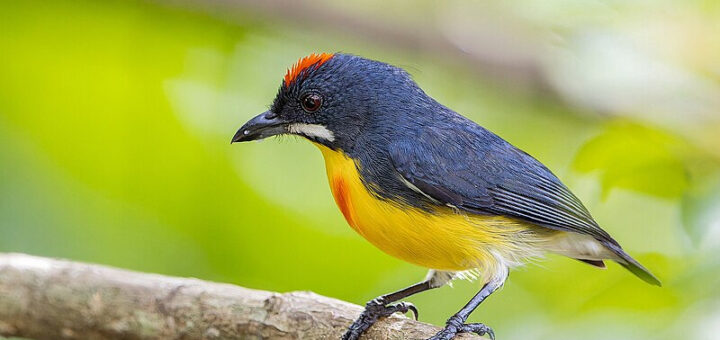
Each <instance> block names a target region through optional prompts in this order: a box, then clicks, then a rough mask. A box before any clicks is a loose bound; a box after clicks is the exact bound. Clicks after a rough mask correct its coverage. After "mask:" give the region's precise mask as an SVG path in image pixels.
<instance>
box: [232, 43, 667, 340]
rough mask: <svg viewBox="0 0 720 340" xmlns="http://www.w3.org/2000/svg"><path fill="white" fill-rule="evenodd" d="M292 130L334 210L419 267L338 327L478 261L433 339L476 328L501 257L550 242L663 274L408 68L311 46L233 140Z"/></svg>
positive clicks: (398, 306)
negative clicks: (313, 159)
mask: <svg viewBox="0 0 720 340" xmlns="http://www.w3.org/2000/svg"><path fill="white" fill-rule="evenodd" d="M282 134H291V135H297V136H302V137H304V138H305V139H308V140H309V141H310V142H312V143H313V144H315V145H316V146H317V147H318V148H319V149H320V151H321V152H322V155H323V157H324V159H325V167H326V170H327V177H328V181H329V183H330V188H331V191H332V194H333V197H334V199H335V202H336V203H337V205H338V207H339V208H340V212H341V213H342V214H343V216H344V217H345V220H347V222H348V224H349V225H350V227H352V228H353V229H354V230H355V231H356V232H357V233H358V234H360V235H361V236H362V237H364V238H365V239H367V240H368V241H370V243H372V244H373V245H375V246H376V247H377V248H380V249H381V250H382V251H384V252H386V253H387V254H389V255H392V256H395V257H397V258H399V259H402V260H405V261H407V262H410V263H413V264H416V265H419V266H422V267H425V268H428V269H429V272H428V274H427V276H426V277H425V278H424V279H423V280H422V281H421V282H419V283H416V284H414V285H411V286H409V287H407V288H404V289H401V290H398V291H396V292H393V293H389V294H385V295H381V296H379V297H377V298H375V299H373V300H370V301H369V302H368V303H367V304H366V306H365V310H364V311H363V312H362V314H361V315H360V316H359V318H358V319H357V320H355V321H354V322H353V324H352V325H351V326H350V327H349V328H348V330H347V332H346V333H345V334H344V335H343V339H345V340H353V339H358V338H359V337H360V336H361V335H362V333H363V332H365V331H366V330H367V329H368V328H369V327H370V326H372V324H373V323H375V322H376V321H377V320H378V319H379V318H382V317H386V316H389V315H391V314H393V313H395V312H401V313H407V312H408V311H412V312H413V313H414V314H415V318H416V319H417V309H416V308H415V306H413V305H412V304H410V303H406V302H398V301H400V300H401V299H404V298H406V297H408V296H410V295H413V294H416V293H419V292H422V291H426V290H430V289H434V288H438V287H441V286H443V285H445V284H447V283H448V282H450V281H451V280H453V279H455V278H459V277H465V276H467V275H468V272H472V273H479V276H480V277H481V279H482V283H483V284H484V285H483V286H482V288H481V289H480V291H479V292H478V293H477V294H476V295H475V296H474V297H472V299H470V301H469V302H468V303H467V304H466V305H465V306H464V307H463V308H462V309H460V310H459V311H458V312H457V313H456V314H454V315H452V316H451V317H450V318H449V319H448V320H447V323H446V325H445V328H443V329H442V330H441V331H440V332H439V333H437V334H436V335H434V336H433V337H432V338H431V339H434V340H439V339H443V340H449V339H452V338H453V337H454V336H455V335H456V334H458V333H462V332H472V333H476V334H479V335H485V334H487V335H488V336H489V337H490V338H491V339H494V338H495V334H494V332H493V330H492V329H491V328H490V327H488V326H486V325H484V324H482V323H467V322H466V321H467V318H468V316H469V315H470V313H472V312H473V310H475V308H476V307H477V306H478V305H479V304H480V303H481V302H483V300H485V299H486V298H487V297H488V296H489V295H490V294H492V293H493V292H494V291H495V290H497V289H498V288H500V287H501V286H502V285H503V284H504V282H505V280H506V279H507V277H508V273H509V271H510V269H511V268H513V267H517V266H520V265H522V264H523V263H525V262H527V261H528V260H532V259H533V258H538V257H541V256H543V254H545V253H555V254H560V255H564V256H567V257H570V258H573V259H577V260H580V261H582V262H585V263H587V264H589V265H592V266H595V267H600V268H604V267H605V263H604V262H603V260H612V261H615V262H617V263H619V264H620V265H621V266H623V267H625V268H626V269H628V270H629V271H630V272H632V273H633V274H635V275H636V276H637V277H639V278H640V279H642V280H644V281H646V282H648V283H650V284H653V285H657V286H660V281H659V280H658V279H657V278H656V277H655V276H654V275H653V274H652V273H650V271H648V270H647V269H645V267H643V266H642V265H641V264H640V263H638V262H637V261H636V260H635V259H633V258H632V257H630V255H628V254H627V253H626V252H625V251H624V250H623V249H622V248H621V247H620V244H618V242H617V241H615V240H614V239H613V238H612V237H610V235H609V234H608V233H607V232H606V231H605V230H603V229H601V228H600V226H599V225H598V224H597V222H595V220H594V219H593V217H592V216H591V215H590V213H589V212H588V210H587V209H586V208H585V206H583V204H582V203H581V202H580V200H579V199H578V198H577V197H576V196H575V195H574V194H573V193H572V192H570V190H569V189H568V188H567V187H566V186H565V185H564V184H563V183H562V182H560V180H559V179H558V178H557V177H556V176H555V175H554V174H553V173H552V172H551V171H550V170H549V169H548V168H547V167H545V166H544V165H543V164H541V163H540V162H539V161H537V160H536V159H535V158H533V157H532V156H530V155H528V154H527V153H525V152H523V151H522V150H520V149H518V148H516V147H515V146H513V145H511V144H510V143H508V142H507V141H505V140H504V139H502V138H500V137H498V136H497V135H495V134H494V133H492V132H490V131H488V130H487V129H485V128H483V127H482V126H480V125H478V124H476V123H474V122H473V121H471V120H470V119H468V118H466V117H464V116H462V115H460V114H458V113H456V112H455V111H453V110H451V109H449V108H447V107H446V106H444V105H442V104H440V103H438V102H437V101H435V100H434V99H433V98H431V97H430V96H428V95H427V94H426V93H425V92H424V91H423V90H422V89H420V87H419V86H418V85H417V84H416V83H415V82H414V81H413V80H412V78H411V77H410V75H409V74H408V73H407V72H405V71H404V70H402V69H400V68H398V67H395V66H392V65H389V64H386V63H382V62H379V61H374V60H369V59H365V58H362V57H358V56H354V55H349V54H341V53H335V54H330V53H321V54H311V55H309V56H307V57H304V58H301V59H300V60H298V62H297V63H296V64H295V65H293V66H292V67H291V68H290V69H288V71H287V73H286V74H285V77H284V78H283V81H282V85H281V86H280V89H279V91H278V93H277V95H276V97H275V100H274V101H273V103H272V106H271V107H270V109H269V110H268V111H266V112H263V113H261V114H260V115H258V116H256V117H255V118H252V119H251V120H250V121H248V122H247V123H246V124H245V125H243V126H242V127H241V128H240V129H239V130H238V131H237V133H236V134H235V135H234V137H233V138H232V142H233V143H234V142H245V141H252V140H259V139H263V138H267V137H270V136H275V135H282Z"/></svg>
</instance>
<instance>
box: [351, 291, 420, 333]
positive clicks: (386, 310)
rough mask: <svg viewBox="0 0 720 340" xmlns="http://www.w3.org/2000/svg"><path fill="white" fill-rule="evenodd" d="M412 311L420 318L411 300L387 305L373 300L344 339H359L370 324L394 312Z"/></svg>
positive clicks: (416, 317)
mask: <svg viewBox="0 0 720 340" xmlns="http://www.w3.org/2000/svg"><path fill="white" fill-rule="evenodd" d="M408 311H411V312H412V313H413V316H415V320H417V319H418V310H417V307H415V305H413V304H412V303H410V302H399V303H396V304H394V305H385V304H384V303H383V302H382V301H380V300H378V299H374V300H371V301H370V302H368V303H367V304H366V305H365V310H364V311H363V312H362V314H360V317H358V318H357V319H356V320H355V322H353V323H352V325H350V327H349V328H348V330H347V331H346V332H345V334H344V335H343V337H342V339H343V340H357V339H358V338H360V335H361V334H363V333H364V332H365V331H366V330H367V329H368V328H370V326H372V325H373V324H374V323H375V322H376V321H378V320H379V319H380V318H384V317H387V316H390V315H392V314H393V313H396V312H400V313H403V314H405V313H407V312H408Z"/></svg>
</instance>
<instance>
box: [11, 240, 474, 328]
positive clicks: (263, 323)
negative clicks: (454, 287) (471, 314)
mask: <svg viewBox="0 0 720 340" xmlns="http://www.w3.org/2000/svg"><path fill="white" fill-rule="evenodd" d="M361 310H362V308H361V307H360V306H357V305H353V304H350V303H347V302H343V301H338V300H335V299H331V298H327V297H324V296H320V295H317V294H313V293H310V292H292V293H286V294H279V293H273V292H267V291H261V290H253V289H247V288H243V287H238V286H233V285H229V284H220V283H212V282H206V281H201V280H197V279H188V278H175V277H168V276H162V275H156V274H144V273H137V272H132V271H127V270H121V269H114V268H109V267H105V266H99V265H91V264H84V263H77V262H71V261H65V260H56V259H48V258H42V257H36V256H29V255H22V254H0V335H4V336H22V337H27V338H33V339H339V338H340V336H341V334H342V333H343V331H344V330H345V328H346V327H347V326H348V325H349V324H350V322H351V320H353V319H354V318H355V317H357V316H358V315H359V313H360V312H361ZM438 330H439V329H438V328H437V327H434V326H431V325H428V324H424V323H421V322H416V321H413V320H410V319H408V318H405V317H403V316H392V317H390V318H388V319H385V320H382V321H380V322H378V324H376V325H375V326H374V327H372V328H371V330H370V331H369V332H368V333H367V335H366V337H365V338H366V339H424V338H428V337H429V336H431V335H432V334H434V333H435V332H436V331H438ZM458 338H462V339H470V338H474V337H473V336H470V335H464V336H462V337H458Z"/></svg>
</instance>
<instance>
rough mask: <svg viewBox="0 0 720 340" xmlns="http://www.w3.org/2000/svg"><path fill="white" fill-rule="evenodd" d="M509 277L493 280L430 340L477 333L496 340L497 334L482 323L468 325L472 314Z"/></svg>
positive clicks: (444, 339)
mask: <svg viewBox="0 0 720 340" xmlns="http://www.w3.org/2000/svg"><path fill="white" fill-rule="evenodd" d="M506 278H507V276H505V277H503V278H502V279H492V280H490V282H488V283H486V284H485V285H484V286H483V287H482V289H480V291H479V292H478V293H477V294H475V296H473V298H472V299H470V301H469V302H468V303H467V304H466V305H465V307H463V308H462V309H461V310H460V311H459V312H457V313H455V315H453V316H451V317H450V319H448V321H447V323H446V324H445V328H444V329H443V330H441V331H440V332H438V333H437V334H435V335H434V336H433V337H432V338H430V339H428V340H451V339H452V338H454V337H455V335H457V334H458V333H476V334H478V335H485V334H487V335H489V336H490V339H493V340H495V333H494V332H493V330H492V328H490V327H488V326H485V325H484V324H482V323H470V324H466V323H465V321H467V319H468V317H469V316H470V313H472V312H473V311H474V310H475V308H477V306H479V305H480V303H482V302H483V301H485V299H486V298H487V297H488V296H490V294H492V293H493V292H494V291H496V290H497V289H498V288H500V287H502V285H503V283H504V282H505V279H506Z"/></svg>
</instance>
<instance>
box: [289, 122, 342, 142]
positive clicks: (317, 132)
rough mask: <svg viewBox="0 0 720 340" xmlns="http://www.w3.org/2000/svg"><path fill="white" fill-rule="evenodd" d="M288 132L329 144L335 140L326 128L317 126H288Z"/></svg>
mask: <svg viewBox="0 0 720 340" xmlns="http://www.w3.org/2000/svg"><path fill="white" fill-rule="evenodd" d="M288 131H289V132H290V133H295V134H300V135H305V136H308V137H317V138H322V139H325V140H328V141H330V142H332V141H334V140H335V134H333V132H332V131H330V130H328V129H327V128H326V127H324V126H322V125H319V124H305V123H295V124H290V126H288Z"/></svg>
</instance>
